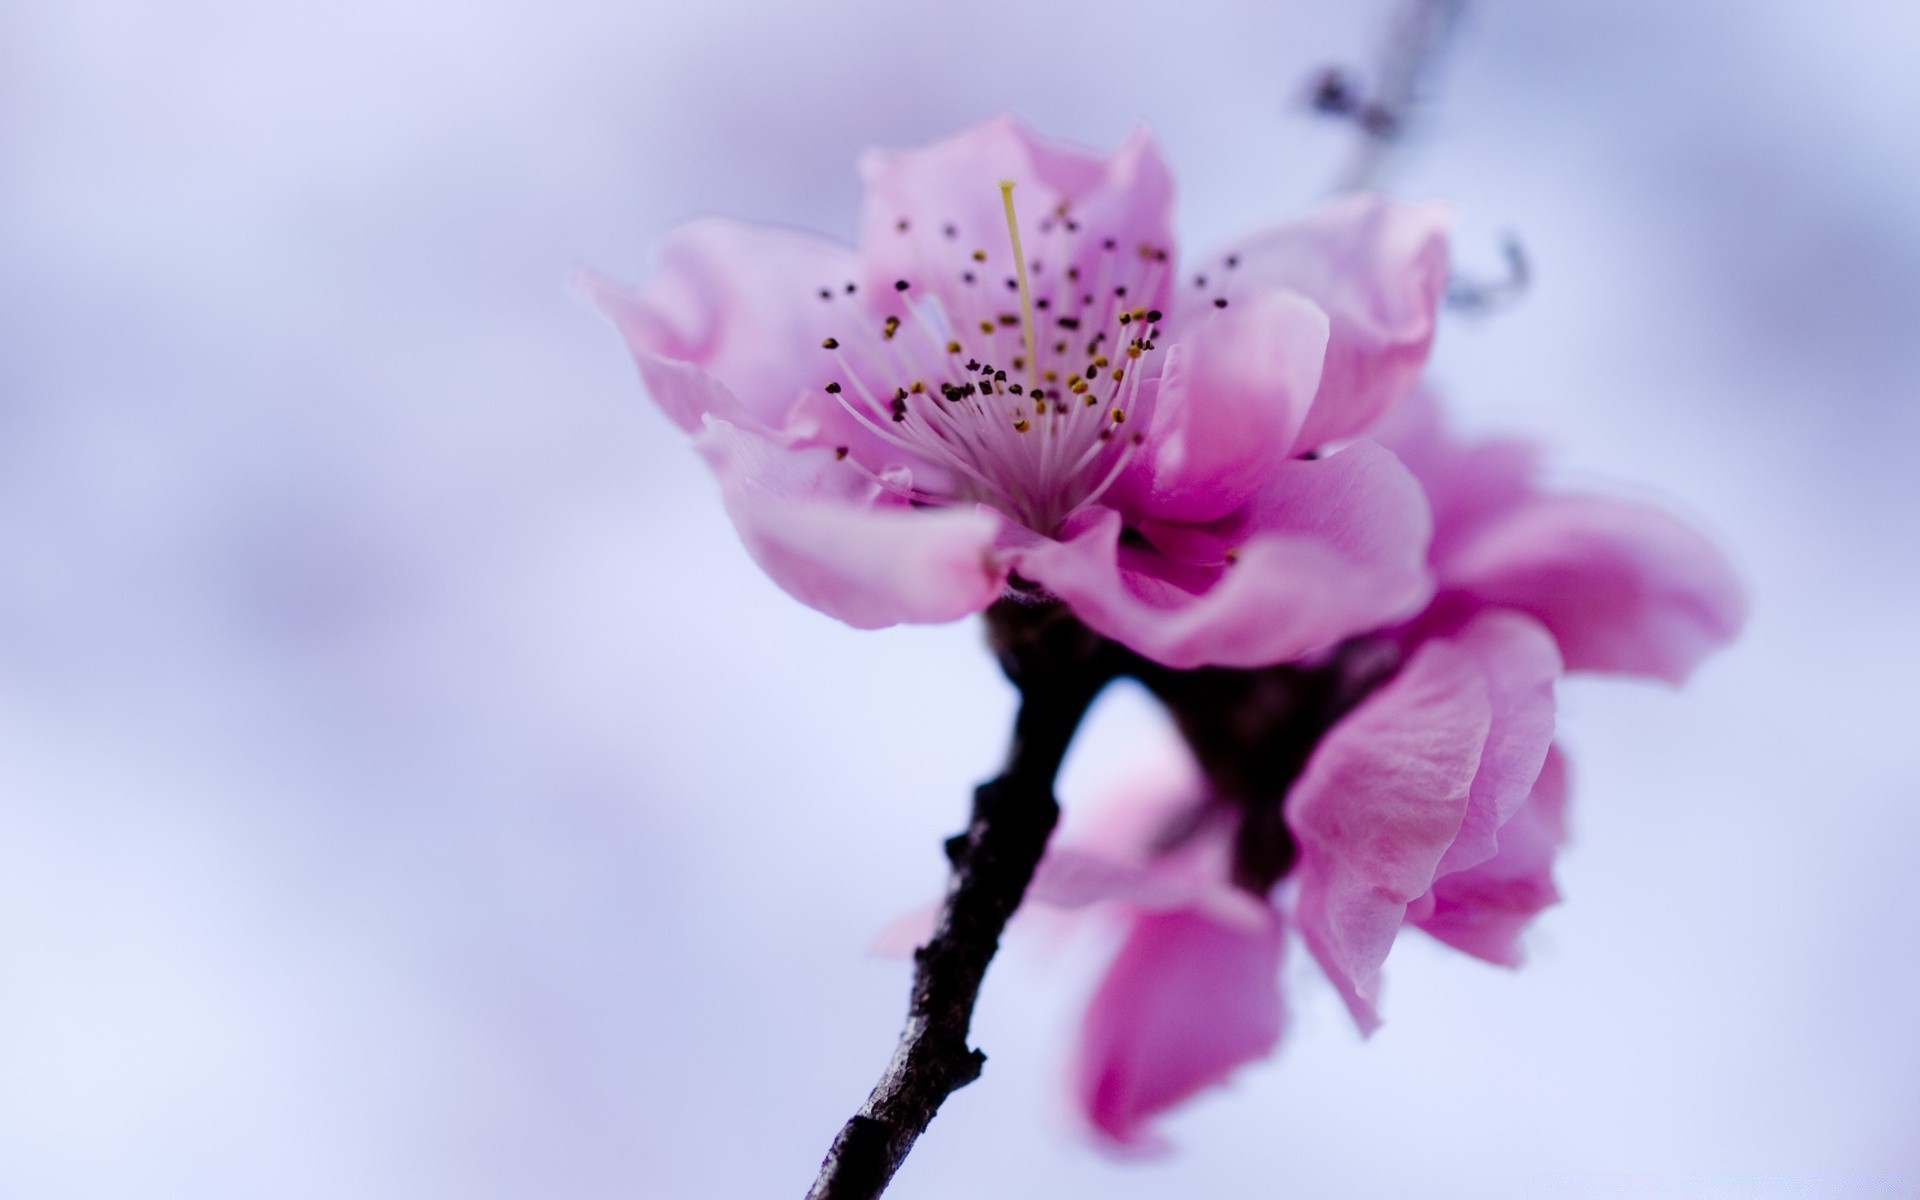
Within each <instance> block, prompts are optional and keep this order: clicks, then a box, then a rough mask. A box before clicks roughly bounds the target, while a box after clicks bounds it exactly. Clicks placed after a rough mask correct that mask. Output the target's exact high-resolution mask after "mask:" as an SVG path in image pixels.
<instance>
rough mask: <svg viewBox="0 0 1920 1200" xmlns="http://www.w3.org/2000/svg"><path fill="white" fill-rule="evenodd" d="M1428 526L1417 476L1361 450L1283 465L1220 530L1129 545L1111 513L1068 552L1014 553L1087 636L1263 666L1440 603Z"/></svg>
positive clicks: (1157, 656)
mask: <svg viewBox="0 0 1920 1200" xmlns="http://www.w3.org/2000/svg"><path fill="white" fill-rule="evenodd" d="M1428 520H1429V519H1428V514H1427V508H1426V501H1425V500H1424V499H1423V498H1422V496H1421V495H1420V490H1419V486H1418V485H1417V484H1416V483H1415V482H1414V481H1413V478H1412V476H1410V475H1409V474H1407V471H1406V469H1405V468H1404V467H1402V466H1401V465H1400V464H1399V462H1398V461H1397V460H1396V459H1395V458H1394V457H1393V455H1391V454H1389V453H1387V452H1386V451H1384V450H1382V449H1380V448H1379V447H1378V446H1373V445H1371V444H1369V443H1365V442H1362V443H1358V444H1356V445H1354V446H1351V447H1349V448H1348V449H1346V450H1344V451H1342V452H1340V453H1339V454H1335V455H1332V456H1330V457H1328V458H1325V459H1320V460H1314V461H1309V460H1303V459H1291V460H1287V461H1285V462H1282V463H1279V464H1277V465H1276V467H1275V469H1274V473H1273V476H1272V477H1271V478H1270V479H1269V480H1268V483H1267V486H1266V488H1265V490H1264V491H1263V492H1262V493H1261V494H1260V495H1259V496H1258V497H1256V498H1255V499H1254V501H1253V502H1252V503H1251V504H1249V505H1248V506H1247V509H1246V510H1245V511H1244V512H1243V513H1242V514H1239V515H1238V516H1237V517H1236V519H1235V521H1234V522H1233V523H1232V524H1231V525H1230V526H1223V527H1222V528H1221V529H1217V530H1212V531H1207V530H1195V529H1191V528H1186V527H1180V526H1157V525H1156V526H1147V527H1146V528H1145V529H1144V530H1143V531H1142V532H1143V536H1138V537H1136V536H1133V535H1131V534H1129V535H1128V536H1126V537H1124V538H1123V530H1122V521H1121V518H1120V515H1119V514H1118V513H1117V512H1114V511H1112V510H1110V509H1109V510H1104V511H1101V512H1100V513H1098V514H1097V515H1095V516H1093V517H1092V518H1090V519H1088V520H1086V521H1085V522H1084V523H1082V524H1081V526H1080V527H1079V528H1077V529H1076V530H1074V531H1072V532H1071V534H1070V536H1068V537H1067V539H1066V540H1065V541H1060V542H1055V541H1048V540H1040V539H1034V540H1029V541H1027V542H1025V543H1023V544H1021V545H1018V546H1013V547H1009V549H1008V551H1007V554H1008V558H1009V559H1010V561H1011V562H1012V564H1013V566H1014V569H1016V570H1018V571H1019V572H1020V573H1021V574H1023V575H1025V576H1026V577H1028V578H1030V579H1033V580H1036V581H1038V582H1039V583H1040V584H1042V585H1044V586H1045V587H1046V588H1047V589H1048V590H1049V591H1051V592H1052V593H1053V594H1055V595H1057V596H1059V597H1060V598H1061V599H1063V600H1065V601H1067V603H1068V604H1070V605H1072V606H1073V609H1074V612H1075V613H1076V614H1077V615H1078V616H1079V617H1080V618H1081V619H1082V620H1083V621H1085V622H1086V623H1087V624H1088V625H1090V626H1092V627H1093V628H1094V629H1095V630H1097V631H1099V632H1101V633H1104V634H1106V635H1107V636H1108V637H1111V638H1113V639H1115V640H1116V641H1119V642H1121V643H1123V644H1125V645H1127V646H1130V647H1131V648H1133V649H1134V650H1137V651H1139V652H1140V653H1141V654H1144V655H1146V656H1147V657H1149V658H1152V659H1154V660H1156V661H1158V662H1162V663H1165V664H1167V665H1168V666H1171V667H1180V668H1187V667H1197V666H1203V665H1218V666H1232V667H1255V666H1266V665H1269V664H1272V663H1277V662H1285V661H1288V660H1290V659H1294V658H1299V657H1301V656H1303V655H1305V654H1308V653H1311V652H1313V651H1316V650H1320V649H1322V648H1324V647H1327V646H1330V645H1332V644H1334V643H1335V642H1338V641H1339V640H1340V639H1342V638H1344V637H1347V636H1349V635H1351V634H1354V633H1358V632H1361V631H1363V630H1367V629H1374V628H1378V627H1380V626H1383V625H1388V624H1392V623H1393V622H1396V621H1399V620H1402V619H1404V618H1406V617H1407V616H1409V615H1411V614H1412V613H1413V612H1415V611H1417V610H1418V609H1419V607H1420V606H1421V605H1422V604H1424V603H1425V602H1426V600H1427V598H1428V597H1429V596H1430V595H1431V591H1432V589H1431V584H1430V582H1429V579H1428V576H1427V573H1426V564H1425V553H1424V551H1425V547H1426V543H1427V536H1428V532H1429V529H1430V526H1429V523H1428ZM1229 554H1230V555H1231V557H1228V556H1229Z"/></svg>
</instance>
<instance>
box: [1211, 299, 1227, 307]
mask: <svg viewBox="0 0 1920 1200" xmlns="http://www.w3.org/2000/svg"><path fill="white" fill-rule="evenodd" d="M1213 306H1214V307H1215V308H1225V307H1226V306H1227V298H1226V297H1225V296H1215V297H1214V298H1213Z"/></svg>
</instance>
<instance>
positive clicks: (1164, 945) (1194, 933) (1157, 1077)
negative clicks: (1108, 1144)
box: [1072, 911, 1284, 1146]
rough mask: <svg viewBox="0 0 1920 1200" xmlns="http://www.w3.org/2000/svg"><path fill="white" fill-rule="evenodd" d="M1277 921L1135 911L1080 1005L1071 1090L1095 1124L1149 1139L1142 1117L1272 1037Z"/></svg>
mask: <svg viewBox="0 0 1920 1200" xmlns="http://www.w3.org/2000/svg"><path fill="white" fill-rule="evenodd" d="M1282 941H1283V938H1282V927H1281V924H1280V919H1279V914H1278V913H1272V912H1271V911H1270V919H1269V920H1267V921H1266V922H1264V923H1263V925H1262V926H1261V927H1260V928H1258V929H1252V930H1249V929H1243V928H1235V927H1232V926H1228V925H1222V924H1219V923H1217V922H1215V921H1212V920H1209V919H1208V918H1206V917H1203V916H1200V915H1198V914H1195V913H1192V912H1184V911H1182V912H1160V913H1142V914H1139V915H1137V916H1135V917H1134V918H1133V922H1132V929H1131V930H1130V931H1129V932H1128V934H1127V938H1126V941H1125V942H1124V943H1123V944H1122V945H1121V947H1120V953H1119V955H1118V956H1117V957H1116V958H1115V959H1114V961H1113V965H1112V966H1110V967H1109V968H1108V969H1107V974H1106V977H1105V978H1104V979H1103V980H1102V981H1101V983H1100V987H1099V990H1098V991H1096V992H1095V993H1094V997H1093V1001H1092V1003H1091V1004H1090V1005H1089V1006H1088V1008H1087V1016H1086V1021H1085V1024H1084V1025H1083V1026H1082V1028H1081V1033H1080V1042H1079V1046H1078V1048H1077V1050H1076V1053H1075V1055H1074V1065H1073V1075H1072V1080H1073V1095H1074V1099H1075V1102H1076V1103H1077V1104H1078V1106H1079V1108H1080V1110H1081V1111H1082V1112H1083V1113H1084V1114H1085V1116H1086V1118H1087V1120H1088V1121H1089V1122H1090V1123H1091V1124H1092V1126H1093V1128H1094V1129H1096V1130H1098V1131H1099V1132H1100V1133H1101V1134H1103V1135H1105V1136H1106V1137H1108V1138H1111V1139H1112V1140H1113V1141H1115V1142H1118V1143H1121V1144H1123V1145H1132V1146H1139V1145H1141V1144H1142V1143H1143V1142H1150V1139H1149V1137H1148V1136H1147V1134H1146V1130H1145V1128H1144V1127H1145V1124H1146V1122H1147V1121H1149V1120H1150V1119H1152V1118H1153V1117H1155V1116H1157V1115H1158V1114H1160V1113H1162V1112H1165V1111H1166V1110H1167V1109H1169V1108H1171V1107H1173V1106H1174V1105H1176V1104H1178V1103H1180V1102H1181V1101H1183V1100H1185V1099H1187V1098H1188V1097H1190V1096H1192V1095H1193V1094H1194V1093H1196V1092H1198V1091H1201V1090H1202V1089H1204V1088H1208V1087H1211V1086H1213V1085H1215V1084H1218V1083H1222V1082H1224V1081H1225V1080H1226V1078H1227V1076H1228V1075H1229V1074H1231V1073H1232V1071H1233V1069H1234V1068H1235V1067H1238V1066H1239V1065H1241V1064H1242V1063H1246V1062H1251V1061H1252V1060H1254V1059H1257V1058H1261V1057H1264V1056H1265V1055H1267V1054H1269V1053H1271V1052H1272V1050H1273V1047H1274V1045H1275V1044H1276V1043H1278V1041H1279V1040H1280V1031H1281V1027H1282V1025H1283V1023H1284V1012H1283V1010H1282V1006H1281V1002H1280V954H1281V947H1282Z"/></svg>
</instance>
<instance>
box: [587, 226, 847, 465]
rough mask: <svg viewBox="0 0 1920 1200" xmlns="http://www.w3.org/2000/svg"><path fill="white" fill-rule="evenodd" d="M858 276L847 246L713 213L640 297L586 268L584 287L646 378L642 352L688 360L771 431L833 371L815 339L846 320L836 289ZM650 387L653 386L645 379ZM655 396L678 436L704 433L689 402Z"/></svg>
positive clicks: (687, 233) (673, 250)
mask: <svg viewBox="0 0 1920 1200" xmlns="http://www.w3.org/2000/svg"><path fill="white" fill-rule="evenodd" d="M855 270H856V267H855V264H854V256H853V251H852V250H851V249H849V248H848V247H845V246H842V245H839V244H837V243H835V242H831V241H828V240H826V239H824V238H820V237H815V236H812V235H809V234H804V233H799V232H795V231H792V230H786V229H775V228H768V227H764V226H756V225H748V224H744V223H742V222H738V221H727V220H720V219H718V218H708V219H704V220H699V221H692V222H689V223H688V224H686V225H682V226H680V227H679V228H677V229H675V230H674V231H673V232H672V233H670V234H668V235H667V239H666V241H665V242H664V243H663V244H662V245H661V247H660V252H659V263H658V266H657V267H656V269H655V271H654V273H653V275H652V277H651V278H650V279H649V280H648V281H647V284H646V286H645V287H643V288H641V289H639V290H638V291H631V290H628V289H626V288H624V287H622V286H621V285H619V284H617V283H613V282H611V281H609V280H607V279H604V278H602V277H600V276H597V275H593V274H591V273H582V275H581V277H580V280H579V285H580V287H581V288H582V290H583V291H584V292H585V293H586V294H587V296H588V298H589V299H591V300H592V301H593V302H594V304H596V305H597V306H598V307H599V309H600V311H601V312H602V313H604V314H605V315H606V316H607V318H608V319H609V320H611V321H612V322H613V323H614V324H615V325H616V326H618V327H619V329H620V332H621V333H622V334H624V335H625V336H626V339H627V344H628V346H629V347H631V348H632V350H633V351H634V354H635V357H636V358H640V359H641V369H642V371H643V373H644V372H646V370H647V362H646V360H645V359H644V358H642V357H641V356H643V355H651V356H653V357H655V358H657V359H666V360H670V361H672V362H681V363H688V364H691V365H692V366H695V367H698V368H700V369H701V370H703V371H705V372H706V373H707V374H709V375H711V376H712V377H713V378H715V379H717V380H719V381H720V382H721V383H722V384H724V385H726V388H727V390H728V391H729V392H731V393H732V394H733V395H734V396H735V397H737V398H738V400H739V402H740V404H741V405H742V406H743V407H744V410H745V411H746V412H747V413H751V414H752V415H753V417H754V419H755V420H757V421H759V422H760V423H762V424H764V425H767V426H769V427H773V428H778V427H779V426H780V425H781V424H782V423H784V421H785V419H786V414H787V411H788V410H789V409H790V408H792V406H793V402H794V400H795V399H796V398H798V397H799V395H800V394H801V393H802V392H804V391H807V390H809V389H811V388H816V387H818V386H820V384H821V383H822V382H824V381H825V379H826V378H828V376H829V374H830V373H831V363H829V362H826V361H823V351H822V350H821V348H820V343H821V341H822V340H823V339H824V338H826V337H827V336H828V335H829V334H831V333H833V332H834V331H835V330H836V329H844V327H845V325H846V322H847V320H848V318H847V315H846V308H847V306H848V305H851V304H854V303H855V301H854V300H852V299H851V298H847V297H845V296H844V294H843V293H842V292H841V291H840V290H839V289H840V288H842V287H844V285H845V284H846V283H848V282H850V281H852V280H853V278H854V273H855ZM822 289H827V290H828V291H829V293H830V296H831V298H830V299H827V300H823V299H821V296H820V292H821V290H822ZM647 385H648V389H649V390H650V391H654V389H655V380H654V377H653V376H652V375H649V376H648V377H647ZM654 399H655V401H656V402H658V403H659V404H660V405H661V407H662V408H664V409H666V410H667V415H668V416H669V417H671V418H673V420H674V421H675V422H676V423H678V424H679V425H680V426H681V427H682V428H683V429H685V430H687V431H688V432H689V433H698V432H699V431H700V421H699V416H700V414H698V413H692V414H689V412H688V405H686V404H684V403H680V402H677V401H674V400H670V399H668V398H664V397H662V396H661V395H660V394H659V392H658V391H654ZM713 411H715V415H717V416H720V417H721V419H723V420H728V421H733V420H734V418H733V417H730V416H728V415H727V414H726V413H724V412H720V411H718V410H713ZM736 423H737V422H736Z"/></svg>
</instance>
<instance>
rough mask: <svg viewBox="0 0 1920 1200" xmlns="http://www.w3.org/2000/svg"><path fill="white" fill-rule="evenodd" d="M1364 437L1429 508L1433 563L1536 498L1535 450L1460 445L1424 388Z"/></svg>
mask: <svg viewBox="0 0 1920 1200" xmlns="http://www.w3.org/2000/svg"><path fill="white" fill-rule="evenodd" d="M1367 437H1368V439H1369V440H1371V441H1376V442H1379V443H1380V444H1381V445H1382V446H1385V447H1386V448H1387V449H1389V450H1391V451H1393V452H1394V454H1395V455H1397V456H1398V457H1399V459H1400V461H1401V462H1403V463H1405V464H1406V466H1407V469H1408V470H1409V471H1412V472H1413V474H1414V477H1415V478H1416V479H1418V480H1419V481H1420V486H1421V487H1423V488H1425V489H1426V492H1427V499H1428V500H1429V501H1430V502H1431V503H1432V504H1433V550H1432V558H1433V561H1434V562H1435V563H1443V562H1445V561H1446V560H1447V558H1448V556H1449V555H1451V554H1452V552H1453V551H1454V549H1455V548H1456V547H1458V546H1459V545H1461V544H1462V543H1463V542H1464V541H1465V540H1467V539H1468V538H1470V537H1472V536H1473V535H1474V534H1475V533H1477V532H1478V531H1479V530H1481V529H1482V528H1484V527H1485V526H1486V525H1487V523H1488V522H1490V521H1492V520H1494V519H1496V518H1498V517H1500V516H1501V515H1503V514H1505V513H1507V512H1510V511H1512V510H1513V509H1514V508H1516V507H1518V506H1520V505H1522V504H1526V503H1528V502H1529V501H1531V500H1532V499H1533V498H1534V497H1535V496H1536V495H1538V489H1537V488H1536V487H1535V486H1534V477H1535V476H1536V475H1537V474H1538V473H1539V459H1540V453H1539V449H1538V448H1537V447H1536V446H1534V445H1532V444H1531V443H1529V442H1522V441H1514V440H1496V441H1484V442H1475V443H1472V444H1469V445H1462V444H1461V443H1459V442H1457V441H1455V440H1454V438H1453V436H1452V434H1451V433H1450V432H1449V431H1448V430H1447V428H1446V424H1445V421H1444V420H1443V419H1442V417H1441V413H1440V406H1439V404H1438V403H1437V401H1436V400H1435V399H1434V397H1433V395H1432V394H1431V393H1430V392H1428V391H1427V390H1426V389H1424V388H1415V389H1414V390H1413V391H1411V392H1409V393H1408V394H1407V395H1406V396H1405V397H1403V398H1402V399H1401V400H1400V401H1399V402H1398V403H1396V404H1395V405H1394V406H1393V407H1392V408H1390V409H1389V410H1388V411H1387V413H1386V415H1384V416H1382V417H1381V418H1380V420H1378V421H1377V422H1375V423H1374V424H1373V425H1371V426H1369V427H1368V429H1367Z"/></svg>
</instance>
